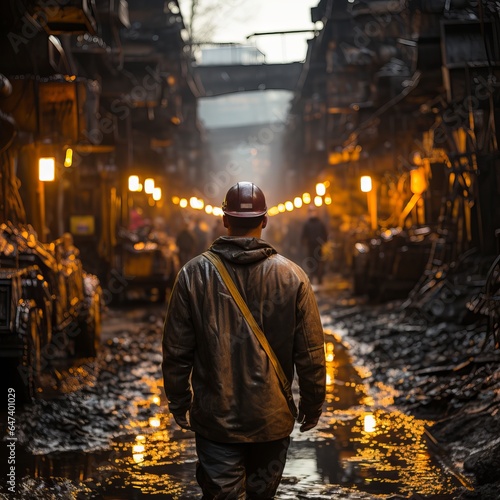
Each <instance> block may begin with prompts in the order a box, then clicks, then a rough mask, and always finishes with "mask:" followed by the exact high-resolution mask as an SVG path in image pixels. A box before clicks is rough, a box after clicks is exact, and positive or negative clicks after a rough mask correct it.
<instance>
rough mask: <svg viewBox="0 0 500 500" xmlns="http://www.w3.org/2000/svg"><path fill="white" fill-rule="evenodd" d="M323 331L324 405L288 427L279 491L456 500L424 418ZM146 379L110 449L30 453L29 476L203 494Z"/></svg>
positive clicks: (189, 452)
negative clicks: (313, 423)
mask: <svg viewBox="0 0 500 500" xmlns="http://www.w3.org/2000/svg"><path fill="white" fill-rule="evenodd" d="M326 338H327V342H326V344H325V352H326V357H327V360H328V361H327V398H326V402H325V406H324V412H323V415H322V416H321V419H320V422H319V424H318V426H317V427H316V428H315V429H313V430H312V431H309V432H306V433H303V434H302V433H300V432H299V431H298V428H296V429H295V430H294V432H293V434H292V443H291V446H290V450H289V455H288V460H287V465H286V467H285V472H284V477H283V482H282V484H281V486H280V488H279V490H278V494H277V496H276V498H277V499H281V500H286V499H296V498H308V499H320V498H321V499H323V498H344V499H352V500H354V499H371V498H377V499H378V498H386V496H394V495H397V494H399V495H402V496H406V497H408V496H410V495H411V494H419V495H425V497H426V498H427V499H432V498H434V499H438V498H439V499H442V500H448V499H450V500H451V499H453V498H455V496H456V495H455V494H454V493H455V492H456V491H457V489H458V487H459V481H458V480H457V478H456V477H455V476H454V475H453V474H452V473H450V472H449V471H448V470H447V469H446V468H444V467H442V466H441V464H440V463H438V462H437V461H436V460H435V459H433V457H432V456H431V454H430V453H429V449H428V447H427V441H426V424H428V422H425V421H422V420H417V419H415V418H413V417H411V416H409V415H405V414H403V413H401V412H400V411H397V410H396V409H394V408H393V407H392V406H391V405H392V404H393V400H394V396H395V391H394V390H393V389H392V388H391V387H387V386H383V385H382V384H378V385H377V386H376V387H368V385H367V384H366V382H365V381H364V377H366V376H367V375H368V371H367V370H366V369H359V368H357V367H356V368H355V367H354V366H353V364H352V362H351V359H350V357H349V352H348V350H347V349H346V347H345V346H344V345H343V344H342V342H341V338H340V337H339V336H337V335H334V334H333V333H331V332H330V333H328V335H327V337H326ZM143 382H145V383H147V384H148V386H149V392H150V395H149V397H148V398H147V399H143V398H142V399H141V397H140V396H139V395H137V397H138V400H137V402H136V405H135V406H136V411H135V413H134V415H135V416H134V418H133V419H132V420H131V421H130V422H129V424H128V426H127V428H126V429H122V431H124V432H120V436H119V437H116V438H115V439H114V440H113V441H112V442H111V449H110V450H107V451H100V452H90V453H71V454H55V455H52V456H51V455H47V456H43V457H38V458H35V460H34V464H33V467H32V469H31V470H32V471H33V474H32V477H35V478H43V477H46V478H47V477H51V478H55V477H59V478H69V479H70V480H72V481H75V482H78V483H79V484H81V485H85V486H86V488H87V492H86V493H87V496H86V498H103V495H104V498H116V499H130V498H141V497H142V496H152V495H155V496H156V497H157V498H171V499H176V500H181V499H191V500H194V499H196V498H200V497H201V494H200V491H199V488H198V485H197V483H196V479H195V462H196V453H195V445H194V439H193V434H192V433H190V432H186V431H182V430H180V429H179V428H178V427H177V426H176V424H175V422H174V421H173V420H172V417H171V416H170V414H169V413H168V408H167V405H166V402H165V399H164V394H163V392H162V388H161V381H160V380H155V377H149V378H148V377H145V379H144V380H143ZM94 493H95V494H96V496H92V494H94Z"/></svg>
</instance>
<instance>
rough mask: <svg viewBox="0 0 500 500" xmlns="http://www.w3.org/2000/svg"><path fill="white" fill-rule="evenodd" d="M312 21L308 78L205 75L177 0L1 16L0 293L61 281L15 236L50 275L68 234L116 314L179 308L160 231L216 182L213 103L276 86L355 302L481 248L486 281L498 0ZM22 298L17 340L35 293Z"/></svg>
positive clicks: (344, 4) (386, 1)
mask: <svg viewBox="0 0 500 500" xmlns="http://www.w3.org/2000/svg"><path fill="white" fill-rule="evenodd" d="M311 14H312V21H313V22H314V23H315V25H316V26H317V27H318V28H317V30H316V31H314V35H313V36H312V37H311V39H310V40H309V42H308V44H309V45H308V52H307V56H306V59H305V61H304V62H297V63H290V64H287V65H283V66H282V67H281V68H280V67H279V65H266V64H265V61H260V60H258V61H253V62H252V64H250V65H248V64H234V63H228V64H227V65H224V64H217V65H215V66H209V65H207V66H203V65H198V64H196V63H195V61H194V60H193V50H192V49H193V46H192V44H190V42H189V41H188V40H187V39H186V37H185V36H184V31H185V30H184V22H183V18H182V15H181V11H180V8H179V3H178V1H177V0H149V1H148V2H142V1H140V0H128V1H127V0H21V1H19V0H5V1H4V2H2V4H1V6H0V31H1V33H2V35H3V36H2V37H1V38H0V53H1V54H2V57H1V60H0V175H1V189H2V191H1V197H0V217H1V218H0V222H1V223H2V224H3V225H2V226H1V227H2V231H3V236H2V235H0V236H1V238H0V244H2V245H3V246H2V249H0V250H1V252H2V256H1V257H2V266H1V267H2V269H3V268H4V267H8V268H9V271H8V272H7V271H5V272H4V271H3V270H2V273H3V274H2V286H4V285H5V284H6V283H7V281H9V280H12V283H14V282H16V283H18V284H19V283H20V285H19V286H20V287H21V288H19V290H24V291H26V287H27V286H28V282H29V283H31V285H29V286H34V283H35V282H38V281H37V280H41V282H47V283H49V282H50V281H51V280H55V281H57V279H56V276H58V275H60V273H61V267H60V266H61V262H60V261H58V260H57V258H56V257H55V255H56V254H54V259H55V260H54V262H55V264H54V265H55V267H54V268H53V269H52V268H51V266H48V268H51V269H52V271H50V272H49V271H48V272H49V275H50V276H43V279H42V278H40V279H39V278H36V279H35V278H33V276H31V275H30V276H31V277H30V278H26V273H28V274H29V273H31V272H33V273H37V272H38V271H37V270H36V269H35V268H33V269H32V268H30V267H29V266H28V267H27V265H25V264H22V265H21V260H23V259H24V257H23V256H22V254H23V252H20V251H17V253H16V252H12V251H11V252H10V253H9V251H8V249H9V248H10V247H9V245H12V244H14V243H12V241H11V240H12V239H13V241H14V240H15V241H16V242H17V243H15V244H16V245H17V247H16V248H18V250H19V249H21V248H24V247H25V246H26V245H27V246H26V248H30V251H29V252H28V253H29V254H30V255H31V257H30V259H32V260H33V259H34V260H35V261H36V260H41V261H44V259H45V257H44V255H45V253H46V252H47V248H52V247H51V246H50V245H51V244H52V245H53V248H54V251H55V249H57V248H59V246H60V244H59V243H57V242H60V238H62V237H63V235H65V234H70V235H71V237H72V239H73V242H74V246H75V247H76V248H77V249H78V250H79V253H78V259H79V260H81V263H82V266H83V269H85V270H86V272H88V273H90V274H89V276H96V277H97V278H98V279H99V280H100V285H99V286H100V287H101V292H100V295H101V296H102V298H103V300H105V301H111V300H113V299H114V298H121V297H122V295H123V292H124V290H126V289H129V288H131V287H133V286H134V284H135V285H137V286H139V287H141V288H145V289H148V291H155V293H157V294H158V295H159V296H160V298H164V297H163V296H164V295H165V293H164V292H165V290H168V287H169V286H170V285H171V283H172V280H173V278H174V276H175V274H176V271H177V269H178V261H177V260H176V257H175V249H174V248H173V245H172V241H171V240H170V239H169V238H168V237H167V238H165V237H164V234H163V236H162V227H161V225H162V221H161V220H159V219H158V217H159V216H161V217H166V216H168V215H169V214H170V213H171V210H173V208H172V206H171V203H170V200H171V199H172V196H173V195H177V194H181V193H182V194H183V195H186V196H187V197H189V196H190V195H192V194H193V193H194V192H195V189H196V187H198V186H199V185H200V182H203V179H204V174H205V172H207V171H208V169H209V166H210V163H209V162H210V155H209V154H207V150H206V147H207V145H206V142H205V140H204V131H203V128H202V126H201V125H200V123H199V120H198V110H197V100H198V98H199V97H202V96H207V95H218V94H221V93H225V92H234V91H240V90H264V89H269V88H284V89H289V90H290V89H292V90H293V93H294V94H293V95H294V97H293V100H292V106H291V111H290V115H289V116H288V118H287V121H286V127H284V128H285V130H284V132H283V134H284V136H285V142H284V146H283V151H284V154H285V155H286V167H287V169H288V171H289V172H290V176H289V177H290V178H291V179H293V180H294V181H293V182H294V185H295V188H296V190H297V192H302V191H303V188H304V187H305V188H306V189H309V190H310V189H311V188H312V186H314V185H315V184H316V183H318V182H321V183H322V186H323V187H325V188H326V193H324V195H326V196H327V197H328V199H329V200H330V201H331V203H330V204H329V205H328V207H327V213H328V217H329V220H330V225H331V228H330V229H331V230H332V231H331V232H332V233H333V235H334V236H333V238H334V239H335V243H336V245H337V247H336V252H337V253H336V254H335V255H334V258H335V259H336V260H337V261H338V262H339V264H338V266H339V267H341V268H342V269H352V270H353V272H354V290H355V292H358V293H367V294H369V295H370V296H372V297H373V298H378V299H386V298H390V297H392V296H394V295H398V296H402V295H403V296H404V294H407V293H409V292H410V291H412V290H413V289H414V287H415V286H419V284H420V285H422V284H425V285H426V286H427V285H428V282H429V280H431V278H430V277H431V276H437V273H439V272H441V273H443V272H445V271H446V269H447V267H446V266H450V265H451V264H452V263H453V262H454V261H456V260H457V259H458V258H459V257H460V255H462V254H464V253H465V252H470V251H476V252H477V253H478V254H479V255H480V256H483V257H484V258H485V259H484V263H483V264H482V265H484V267H485V269H488V266H489V265H490V264H491V263H492V262H493V259H494V257H495V256H496V255H497V254H498V252H499V246H498V240H499V228H500V203H499V201H498V200H499V199H500V196H499V195H500V177H499V172H500V168H499V167H500V163H499V161H500V155H499V151H498V141H499V131H498V120H499V116H500V114H499V111H500V109H499V107H500V83H499V78H500V42H499V40H500V12H499V7H498V3H497V2H494V1H490V0H479V1H475V0H448V1H445V0H365V1H361V0H353V1H350V0H320V1H319V2H318V5H317V7H315V8H313V9H312V12H311ZM257 55H259V54H257ZM259 57H260V56H259ZM202 82H205V83H206V86H207V89H204V87H203V83H202ZM280 137H281V136H280ZM360 179H363V185H360ZM325 199H326V198H325ZM301 203H302V202H301ZM136 215H138V216H140V217H139V218H141V219H142V220H141V221H139V222H138V221H137V220H135V219H134V217H135V216H136ZM139 229H144V233H141V231H139ZM25 234H28V235H31V236H29V237H28V238H32V239H33V241H36V244H35V245H34V246H32V247H30V246H29V244H28V243H29V241H31V240H30V239H28V240H26V241H27V242H28V243H26V245H24V243H23V244H20V243H19V238H21V240H23V241H24V239H25V237H24V236H23V235H25ZM2 238H3V239H2ZM2 242H4V243H2ZM54 242H56V243H54ZM339 248H340V250H339ZM56 253H57V252H56ZM47 258H48V257H47ZM75 258H76V257H75ZM30 259H28V260H30ZM51 259H52V257H51ZM25 260H26V259H25ZM49 260H50V259H49ZM7 261H8V262H7ZM31 265H32V263H31V264H30V266H31ZM63 267H64V266H63ZM26 269H31V271H29V272H28V271H27V270H26ZM480 271H482V270H481V269H478V273H479V272H480ZM58 273H59V274H58ZM42 274H43V273H42ZM36 276H38V274H37V275H36ZM82 276H83V275H82ZM495 276H497V274H495ZM61 279H62V278H61ZM6 280H7V281H6ZM29 280H31V281H29ZM80 281H81V280H80V278H78V282H79V283H80ZM9 283H10V281H9ZM488 283H489V285H488V286H489V288H488V296H491V295H492V294H493V295H494V293H495V290H496V287H498V284H497V283H496V282H495V283H493V284H492V283H491V280H490V281H488ZM5 286H6V288H5V290H7V289H9V290H12V292H6V291H3V292H2V296H1V297H2V299H1V300H2V302H1V305H2V313H1V315H0V322H1V325H2V328H4V329H5V330H8V329H9V328H10V327H8V325H9V324H10V322H11V321H12V318H13V317H16V316H15V315H16V314H17V313H15V312H12V313H10V312H9V311H15V310H17V309H16V308H17V307H18V305H19V301H18V299H19V298H21V297H25V295H22V294H21V292H19V293H18V292H17V291H16V290H18V288H16V287H13V288H9V287H10V286H11V285H10V284H9V285H5ZM44 286H45V285H44ZM79 286H80V285H79ZM23 287H24V288H23ZM2 290H4V288H2ZM24 291H23V292H22V293H24ZM60 293H61V292H60V291H58V290H57V289H54V290H53V291H52V292H51V294H52V295H51V296H52V297H56V298H57V297H58V296H59V294H60ZM152 293H153V292H152ZM28 295H29V294H28ZM92 296H94V295H92ZM28 298H29V297H28V296H26V300H28ZM74 298H75V300H76V302H81V303H82V304H83V303H84V302H85V300H86V299H85V297H84V296H83V295H82V294H81V293H80V294H77V295H75V296H74ZM13 300H17V301H18V302H16V303H14V307H13V308H12V307H11V306H12V303H11V301H13ZM29 300H32V299H31V298H29ZM33 300H35V301H36V300H42V301H43V300H45V299H42V298H39V299H36V298H34V299H33ZM51 300H53V298H52V299H51ZM69 302H71V300H70V301H69ZM488 303H491V301H490V302H488ZM59 305H60V304H59ZM43 307H45V305H43ZM43 307H42V303H39V304H38V306H37V308H38V309H39V310H41V309H43ZM86 310H87V311H88V310H90V309H89V308H87V309H86ZM9 314H10V315H9ZM19 314H20V313H19ZM35 316H36V315H35ZM49 316H50V314H46V315H45V318H48V317H49ZM70 316H71V314H70ZM76 316H79V315H78V314H77V315H76ZM76 316H75V317H74V319H75V321H76ZM37 321H38V320H37ZM56 322H57V321H56ZM32 323H34V324H36V322H35V318H34V319H33V321H32ZM33 328H34V330H33V332H34V331H35V330H36V328H38V327H36V328H35V327H33ZM47 328H49V327H48V326H47ZM32 336H35V335H34V334H33V335H32ZM45 336H46V338H48V334H45ZM37 349H38V348H37ZM88 353H89V350H88V349H87V354H88Z"/></svg>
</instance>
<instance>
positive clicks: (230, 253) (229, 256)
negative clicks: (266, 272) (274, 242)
mask: <svg viewBox="0 0 500 500" xmlns="http://www.w3.org/2000/svg"><path fill="white" fill-rule="evenodd" d="M210 250H212V251H213V252H215V253H216V254H218V255H220V256H221V257H223V258H224V259H226V260H228V261H230V262H234V263H235V264H251V263H253V262H259V261H261V260H264V259H267V258H268V257H270V256H271V255H273V254H276V253H277V251H276V250H275V249H274V248H273V247H272V246H271V245H270V244H269V243H267V242H266V241H264V240H262V239H260V238H245V237H241V236H221V237H219V238H217V239H216V240H215V241H214V242H213V243H212V246H211V247H210Z"/></svg>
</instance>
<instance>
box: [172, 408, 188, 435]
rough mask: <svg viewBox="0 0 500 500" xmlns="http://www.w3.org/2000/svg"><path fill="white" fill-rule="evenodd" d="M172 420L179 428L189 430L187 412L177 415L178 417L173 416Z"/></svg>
mask: <svg viewBox="0 0 500 500" xmlns="http://www.w3.org/2000/svg"><path fill="white" fill-rule="evenodd" d="M174 419H175V421H176V422H177V425H178V426H179V427H182V428H183V429H186V430H187V431H190V430H191V420H190V419H189V410H188V411H187V412H186V413H184V414H179V415H175V414H174Z"/></svg>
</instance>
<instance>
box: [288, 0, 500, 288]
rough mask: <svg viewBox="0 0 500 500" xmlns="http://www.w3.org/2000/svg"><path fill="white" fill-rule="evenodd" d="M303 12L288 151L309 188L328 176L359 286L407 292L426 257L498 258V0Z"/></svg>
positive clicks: (388, 0) (349, 5) (339, 6)
mask: <svg viewBox="0 0 500 500" xmlns="http://www.w3.org/2000/svg"><path fill="white" fill-rule="evenodd" d="M312 16H313V21H315V22H319V21H321V22H322V24H323V29H322V30H321V31H320V32H319V34H318V36H317V37H315V38H313V39H312V40H310V42H309V50H308V54H307V58H306V61H305V64H304V68H303V72H302V75H301V78H300V80H299V85H298V89H297V92H296V97H295V99H294V103H293V109H292V117H291V122H292V129H291V130H290V133H289V141H288V143H287V146H286V148H285V150H286V151H287V152H288V153H289V165H290V168H294V169H295V172H296V176H297V177H298V178H301V179H302V181H303V182H304V183H305V184H309V185H312V184H313V183H314V182H316V179H318V178H321V179H323V180H326V181H327V182H328V183H329V186H330V188H329V190H330V193H329V194H330V196H331V198H332V200H334V202H333V203H332V205H331V207H330V209H329V211H330V215H331V216H332V217H333V218H336V220H337V226H342V227H343V228H344V233H343V234H340V235H339V238H340V239H343V240H347V241H348V242H349V243H348V250H347V252H346V255H344V257H343V258H344V259H346V260H347V261H348V264H349V265H352V266H353V267H354V270H355V273H356V278H355V280H356V282H357V288H359V291H360V292H361V293H363V292H364V293H366V292H368V293H370V294H373V295H376V296H380V294H381V292H382V294H383V295H385V297H389V296H391V292H390V290H389V288H391V287H393V288H394V290H396V289H398V288H399V291H398V293H407V292H408V291H409V290H411V288H412V286H414V285H415V284H416V283H417V282H418V280H419V278H420V277H421V276H422V274H423V273H424V272H427V271H429V266H430V267H433V266H436V265H437V266H439V265H442V264H450V263H451V262H453V261H455V260H456V259H457V258H458V257H459V256H460V255H461V254H462V253H463V252H466V251H468V250H470V249H472V248H474V249H476V251H477V252H478V253H479V254H481V255H490V256H494V255H496V254H497V253H498V251H499V247H498V228H500V203H499V199H500V196H499V194H500V182H499V179H500V177H499V172H500V168H499V167H500V163H499V161H500V156H499V151H498V141H499V128H498V120H499V110H500V108H499V106H500V87H499V85H500V80H499V77H500V44H499V40H500V13H499V8H498V4H496V3H495V2H490V1H487V0H481V1H479V2H476V1H469V0H456V1H455V0H452V1H448V2H445V1H444V0H443V1H441V0H430V1H427V0H416V1H397V0H396V1H393V0H380V1H349V0H338V1H337V0H336V1H330V0H322V1H320V2H319V3H318V6H317V7H316V8H315V9H312ZM305 165H307V168H304V166H305ZM362 177H365V178H369V179H370V187H369V188H368V189H366V193H367V194H366V195H365V194H363V193H361V189H362V186H361V189H360V184H359V183H360V179H361V178H362ZM365 196H366V198H365ZM356 243H357V244H356ZM352 253H354V255H352ZM353 260H354V262H353ZM393 285H394V286H393ZM386 287H388V288H387V290H386V291H387V292H388V293H387V294H384V289H385V288H386Z"/></svg>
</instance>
